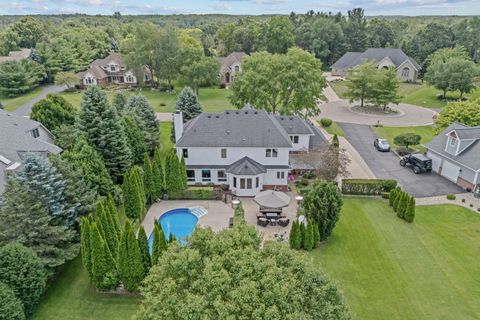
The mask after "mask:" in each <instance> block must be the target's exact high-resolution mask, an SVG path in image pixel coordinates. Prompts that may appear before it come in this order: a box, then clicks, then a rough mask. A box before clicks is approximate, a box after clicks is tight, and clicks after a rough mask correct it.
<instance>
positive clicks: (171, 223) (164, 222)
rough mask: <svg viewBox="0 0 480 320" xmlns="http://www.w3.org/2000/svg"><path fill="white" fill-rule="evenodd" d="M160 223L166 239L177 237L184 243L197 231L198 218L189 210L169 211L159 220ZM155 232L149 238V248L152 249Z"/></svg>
mask: <svg viewBox="0 0 480 320" xmlns="http://www.w3.org/2000/svg"><path fill="white" fill-rule="evenodd" d="M158 222H159V223H160V226H161V227H162V230H163V233H164V234H165V239H167V240H168V239H169V238H170V234H173V235H174V236H175V239H177V240H178V241H179V242H181V243H184V242H185V240H186V238H187V237H189V236H190V235H191V234H192V233H193V231H194V230H195V226H196V225H197V222H198V217H197V216H196V215H195V214H193V213H192V212H191V210H190V209H189V208H177V209H173V210H169V211H167V212H165V213H164V214H162V215H161V216H160V218H158ZM152 243H153V232H152V233H150V236H149V237H148V246H149V247H150V249H151V248H152Z"/></svg>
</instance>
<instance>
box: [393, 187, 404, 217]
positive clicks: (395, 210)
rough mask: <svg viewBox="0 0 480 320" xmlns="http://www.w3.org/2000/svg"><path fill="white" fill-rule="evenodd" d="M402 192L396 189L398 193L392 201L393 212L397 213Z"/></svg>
mask: <svg viewBox="0 0 480 320" xmlns="http://www.w3.org/2000/svg"><path fill="white" fill-rule="evenodd" d="M402 193H403V191H402V190H401V189H398V191H397V192H396V193H395V198H394V199H393V211H394V212H397V211H398V205H399V203H400V197H401V195H402Z"/></svg>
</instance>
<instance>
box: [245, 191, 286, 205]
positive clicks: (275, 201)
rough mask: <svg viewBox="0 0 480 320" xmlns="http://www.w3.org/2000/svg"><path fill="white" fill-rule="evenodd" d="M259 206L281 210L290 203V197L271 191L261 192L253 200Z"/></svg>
mask: <svg viewBox="0 0 480 320" xmlns="http://www.w3.org/2000/svg"><path fill="white" fill-rule="evenodd" d="M253 200H254V201H255V202H256V203H258V204H259V205H260V206H263V207H267V208H283V207H287V206H288V204H289V203H290V196H289V195H287V194H285V193H283V192H280V191H273V190H266V191H262V192H260V193H259V194H257V195H256V196H255V198H253Z"/></svg>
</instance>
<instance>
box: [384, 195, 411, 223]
mask: <svg viewBox="0 0 480 320" xmlns="http://www.w3.org/2000/svg"><path fill="white" fill-rule="evenodd" d="M388 204H389V205H390V206H391V207H393V211H395V212H396V213H397V217H399V218H400V219H403V220H405V221H407V222H413V220H414V219H415V198H414V197H413V196H412V195H410V194H409V193H407V192H405V191H402V190H401V189H400V188H398V187H397V188H395V189H392V190H391V191H390V198H389V201H388Z"/></svg>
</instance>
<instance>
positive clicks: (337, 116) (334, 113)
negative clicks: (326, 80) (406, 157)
mask: <svg viewBox="0 0 480 320" xmlns="http://www.w3.org/2000/svg"><path fill="white" fill-rule="evenodd" d="M357 104H358V103H357ZM353 105H354V104H351V103H349V102H348V101H347V100H342V99H339V100H335V101H331V102H328V103H324V104H322V105H320V106H319V108H320V110H321V114H320V115H319V118H330V119H332V120H333V121H335V122H343V123H355V124H365V125H374V124H377V122H378V121H380V124H382V125H384V126H392V127H413V126H424V125H430V124H433V117H434V116H435V115H436V112H435V111H433V110H430V109H427V108H423V107H419V106H414V105H411V104H406V103H400V104H399V105H398V106H397V105H394V106H392V108H394V109H397V110H399V111H400V114H397V115H369V114H361V113H358V112H352V111H351V110H350V107H352V106H353Z"/></svg>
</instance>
